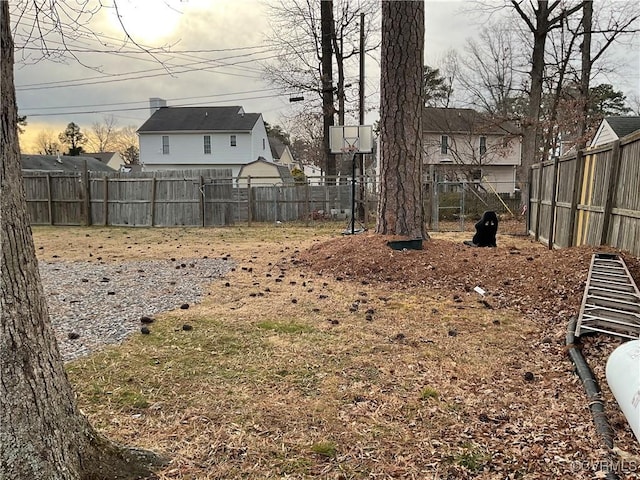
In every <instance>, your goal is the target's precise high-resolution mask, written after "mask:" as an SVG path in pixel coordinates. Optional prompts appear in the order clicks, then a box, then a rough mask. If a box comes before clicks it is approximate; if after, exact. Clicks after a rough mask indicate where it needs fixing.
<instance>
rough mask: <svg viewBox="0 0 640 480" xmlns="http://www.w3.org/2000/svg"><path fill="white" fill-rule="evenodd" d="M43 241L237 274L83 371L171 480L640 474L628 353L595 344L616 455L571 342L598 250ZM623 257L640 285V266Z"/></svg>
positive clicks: (292, 233)
mask: <svg viewBox="0 0 640 480" xmlns="http://www.w3.org/2000/svg"><path fill="white" fill-rule="evenodd" d="M504 230H508V229H506V228H505V229H504ZM518 230H519V228H514V231H518ZM34 236H35V240H36V247H37V252H38V255H39V257H40V258H46V259H47V260H51V259H52V258H60V259H64V258H69V259H73V260H76V261H91V262H98V261H100V262H106V261H111V260H116V259H117V260H119V261H121V260H122V258H123V257H125V258H128V259H130V260H131V261H135V260H136V259H148V258H163V257H165V256H170V257H177V256H180V255H183V256H184V257H185V258H186V257H189V258H191V257H195V256H197V255H200V256H205V255H206V256H209V257H210V258H211V257H212V256H220V257H223V256H228V258H230V259H232V260H233V261H234V262H235V263H236V267H235V270H234V271H233V272H231V274H230V275H228V276H227V277H226V278H223V279H221V280H219V281H216V282H215V283H213V284H212V285H211V289H210V291H209V295H208V296H207V298H206V299H205V300H204V301H203V302H202V303H201V304H199V305H192V306H190V308H189V309H185V310H178V311H173V312H167V313H166V314H164V315H160V316H158V317H156V320H155V322H154V323H152V324H151V325H150V328H151V334H149V335H134V336H133V337H132V338H130V340H129V341H127V342H125V343H124V344H123V345H121V346H118V347H113V348H108V349H106V350H104V351H102V352H100V353H97V354H94V355H92V356H90V357H88V358H85V359H81V360H78V361H75V362H73V363H71V364H70V365H69V367H68V371H69V375H70V378H71V380H72V382H73V383H74V386H75V387H76V390H77V392H78V398H79V402H80V404H81V408H82V409H83V411H85V412H86V413H87V414H88V415H89V416H90V418H91V420H92V421H93V422H94V424H95V425H97V426H98V428H99V429H100V430H102V431H104V432H105V433H106V434H107V435H109V436H110V437H112V438H115V439H117V440H118V441H121V442H124V443H127V444H136V445H138V446H141V447H147V448H153V449H156V450H160V451H162V452H165V453H167V454H169V455H170V456H171V457H172V458H173V461H172V463H171V465H169V466H168V467H167V468H166V469H165V470H163V471H161V472H158V475H159V478H161V479H172V478H180V479H201V478H202V479H213V478H216V479H218V478H219V479H223V478H327V479H352V478H353V479H360V478H376V479H378V478H416V479H465V478H469V479H470V478H478V479H550V478H554V479H555V478H575V479H591V478H597V476H598V475H599V474H598V470H599V466H600V465H601V464H602V462H609V464H613V465H616V466H617V467H619V468H618V469H619V473H620V476H621V478H631V479H633V478H640V476H639V475H638V473H637V468H638V465H640V463H638V456H639V455H640V448H639V446H638V443H637V442H636V441H635V440H634V439H633V436H632V433H631V431H630V429H629V427H628V425H627V424H626V421H625V420H624V417H623V416H622V414H621V413H620V412H619V410H618V408H617V406H616V404H615V400H614V399H613V397H612V395H611V393H610V392H609V391H608V389H607V387H606V381H605V379H604V365H605V363H606V359H607V356H608V354H609V353H610V352H611V351H612V350H613V349H614V348H615V347H616V346H617V345H618V344H619V343H620V342H619V341H618V340H615V339H611V338H605V337H601V336H597V337H591V338H587V339H585V340H584V342H583V343H584V345H583V353H584V355H585V357H586V358H587V361H588V362H589V364H590V365H591V367H592V369H593V370H594V373H595V374H596V376H597V378H598V380H599V382H600V385H601V387H602V388H603V394H604V398H605V402H606V410H607V415H608V417H609V419H610V422H611V423H612V426H613V428H614V431H615V443H616V447H617V449H618V450H617V452H618V453H614V452H608V451H606V450H605V449H604V448H603V447H602V442H601V441H600V439H599V438H598V436H597V434H596V432H595V429H594V427H593V422H592V419H591V417H590V414H589V410H588V402H587V400H586V396H585V394H584V391H583V387H582V385H581V383H580V382H579V380H578V379H577V377H576V376H575V374H574V371H573V366H572V364H571V363H570V361H569V360H568V358H567V355H566V350H565V346H564V337H565V332H566V326H567V321H568V319H569V317H570V316H572V315H576V314H577V312H578V308H579V305H580V302H581V299H582V294H583V290H584V285H585V281H586V278H587V272H588V267H589V261H590V259H591V255H592V253H594V252H595V251H596V249H594V248H591V247H578V248H571V249H564V250H549V249H547V248H546V247H545V246H543V245H540V244H538V243H535V242H533V241H532V240H530V239H529V238H527V237H523V236H520V235H505V234H501V235H499V236H498V248H496V249H476V248H470V247H466V246H464V245H463V244H462V240H464V239H469V238H470V233H469V232H462V233H448V234H432V238H431V240H429V241H426V242H425V243H424V250H421V251H413V250H407V251H396V250H391V249H390V248H389V247H387V245H386V242H387V241H388V240H389V238H385V237H381V236H376V235H372V234H369V233H364V234H361V235H355V236H342V235H340V229H339V228H337V227H336V225H325V226H320V225H316V227H315V228H309V227H304V226H301V225H300V226H292V227H289V226H278V227H275V226H255V227H252V228H246V227H245V228H240V227H238V228H228V229H95V228H93V229H81V228H67V229H50V228H43V229H38V228H36V229H35V232H34ZM606 250H607V251H608V249H606ZM600 251H601V250H600ZM89 253H91V257H89ZM98 256H100V260H97V257H98ZM624 258H625V260H626V262H627V265H628V267H629V268H630V270H631V272H632V274H633V275H634V276H635V278H636V281H638V280H639V279H640V262H639V261H638V259H637V258H635V257H632V256H629V255H624ZM475 286H480V287H481V288H483V289H484V290H486V292H487V294H486V296H485V297H484V298H481V297H480V296H479V295H478V294H477V293H475V292H474V291H473V288H474V287H475ZM184 325H189V326H190V327H191V329H184ZM620 455H622V457H620ZM621 458H623V460H621Z"/></svg>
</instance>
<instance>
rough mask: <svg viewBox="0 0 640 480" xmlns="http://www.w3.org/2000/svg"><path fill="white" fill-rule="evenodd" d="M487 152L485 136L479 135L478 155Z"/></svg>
mask: <svg viewBox="0 0 640 480" xmlns="http://www.w3.org/2000/svg"><path fill="white" fill-rule="evenodd" d="M485 153H487V137H480V156H483V155H484V154H485Z"/></svg>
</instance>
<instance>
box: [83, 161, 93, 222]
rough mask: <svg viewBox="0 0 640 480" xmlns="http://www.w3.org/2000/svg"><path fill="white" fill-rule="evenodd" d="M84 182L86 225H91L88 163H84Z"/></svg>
mask: <svg viewBox="0 0 640 480" xmlns="http://www.w3.org/2000/svg"><path fill="white" fill-rule="evenodd" d="M82 181H83V182H84V224H85V226H87V227H88V226H89V225H91V189H90V188H89V169H88V168H87V161H86V160H85V161H84V162H82Z"/></svg>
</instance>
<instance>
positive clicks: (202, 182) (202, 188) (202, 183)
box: [198, 175, 206, 227]
mask: <svg viewBox="0 0 640 480" xmlns="http://www.w3.org/2000/svg"><path fill="white" fill-rule="evenodd" d="M198 190H199V191H200V219H201V224H202V226H203V227H204V226H205V224H204V223H205V222H204V213H205V212H204V210H205V208H206V205H205V202H204V201H205V197H204V178H203V177H202V175H200V187H199V188H198Z"/></svg>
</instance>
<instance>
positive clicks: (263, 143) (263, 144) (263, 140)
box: [262, 138, 267, 150]
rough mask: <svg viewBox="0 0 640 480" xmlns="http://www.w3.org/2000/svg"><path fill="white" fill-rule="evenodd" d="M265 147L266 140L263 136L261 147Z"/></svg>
mask: <svg viewBox="0 0 640 480" xmlns="http://www.w3.org/2000/svg"><path fill="white" fill-rule="evenodd" d="M265 148H267V142H266V140H265V139H264V138H263V139H262V149H263V150H264V149H265Z"/></svg>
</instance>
